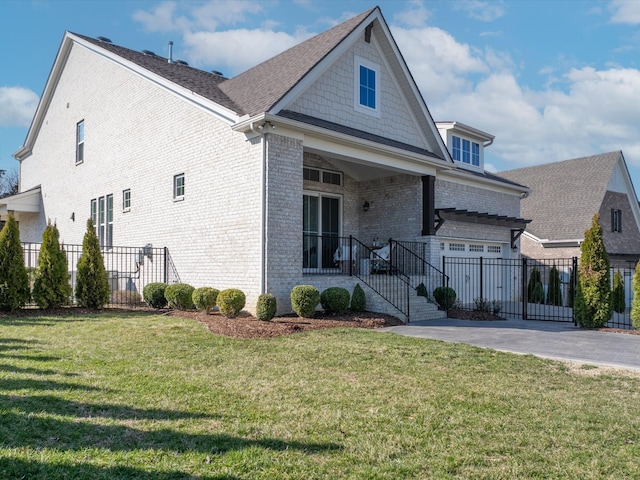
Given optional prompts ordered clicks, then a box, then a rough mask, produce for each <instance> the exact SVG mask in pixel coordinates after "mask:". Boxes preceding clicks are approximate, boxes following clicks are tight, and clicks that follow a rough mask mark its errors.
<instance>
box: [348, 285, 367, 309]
mask: <svg viewBox="0 0 640 480" xmlns="http://www.w3.org/2000/svg"><path fill="white" fill-rule="evenodd" d="M366 308H367V297H366V296H365V294H364V290H363V289H362V287H361V286H360V284H359V283H356V286H355V287H354V288H353V293H352V294H351V310H353V311H354V312H364V310H365V309H366Z"/></svg>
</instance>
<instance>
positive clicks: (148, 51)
mask: <svg viewBox="0 0 640 480" xmlns="http://www.w3.org/2000/svg"><path fill="white" fill-rule="evenodd" d="M142 53H144V54H145V55H148V56H150V57H157V55H156V54H155V53H153V52H152V51H151V50H142Z"/></svg>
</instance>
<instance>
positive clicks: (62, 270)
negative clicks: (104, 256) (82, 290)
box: [32, 221, 73, 308]
mask: <svg viewBox="0 0 640 480" xmlns="http://www.w3.org/2000/svg"><path fill="white" fill-rule="evenodd" d="M59 237H60V234H59V233H58V227H56V225H55V224H53V225H52V224H51V222H50V221H49V222H48V224H47V227H46V228H45V229H44V233H43V234H42V245H41V246H40V253H39V254H38V269H37V271H36V276H35V280H34V282H33V292H32V294H33V299H34V301H35V302H36V304H37V305H38V307H40V308H58V307H61V306H62V305H66V304H68V303H69V300H70V299H71V294H72V293H73V291H72V288H71V284H70V283H69V271H68V268H67V255H66V254H65V252H64V250H63V249H61V248H60V241H59Z"/></svg>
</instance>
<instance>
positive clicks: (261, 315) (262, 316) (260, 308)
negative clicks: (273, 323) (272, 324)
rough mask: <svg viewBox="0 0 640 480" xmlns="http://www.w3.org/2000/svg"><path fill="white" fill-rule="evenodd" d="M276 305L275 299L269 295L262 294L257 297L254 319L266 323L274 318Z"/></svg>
mask: <svg viewBox="0 0 640 480" xmlns="http://www.w3.org/2000/svg"><path fill="white" fill-rule="evenodd" d="M277 310H278V303H277V301H276V297H275V296H274V295H272V294H270V293H263V294H261V295H260V296H259V297H258V303H257V304H256V317H257V318H258V320H262V321H264V322H268V321H269V320H271V319H272V318H273V317H275V316H276V311H277Z"/></svg>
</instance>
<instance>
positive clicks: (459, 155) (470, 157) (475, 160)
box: [451, 135, 480, 167]
mask: <svg viewBox="0 0 640 480" xmlns="http://www.w3.org/2000/svg"><path fill="white" fill-rule="evenodd" d="M451 156H452V157H453V159H454V160H455V161H456V162H462V163H466V164H467V165H473V166H474V167H479V166H480V144H479V143H477V142H472V141H471V140H467V139H466V138H461V137H458V136H456V135H453V136H452V137H451Z"/></svg>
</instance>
